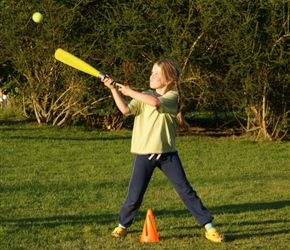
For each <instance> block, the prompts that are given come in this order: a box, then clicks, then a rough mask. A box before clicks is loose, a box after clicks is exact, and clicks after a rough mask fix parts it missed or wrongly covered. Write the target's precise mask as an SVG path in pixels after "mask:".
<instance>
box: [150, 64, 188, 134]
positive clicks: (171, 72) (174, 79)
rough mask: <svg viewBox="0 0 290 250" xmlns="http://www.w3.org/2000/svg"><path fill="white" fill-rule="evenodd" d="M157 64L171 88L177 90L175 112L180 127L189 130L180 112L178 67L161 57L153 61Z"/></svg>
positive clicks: (179, 72) (180, 99)
mask: <svg viewBox="0 0 290 250" xmlns="http://www.w3.org/2000/svg"><path fill="white" fill-rule="evenodd" d="M155 64H156V65H158V66H159V67H160V68H161V69H162V72H163V75H164V77H165V79H166V80H167V81H170V82H171V86H172V88H173V89H174V90H175V91H176V92H177V95H178V114H177V120H178V122H179V125H180V127H181V129H183V130H186V131H189V125H188V123H187V122H186V121H185V120H184V118H183V116H182V114H181V105H182V97H181V91H180V74H181V71H180V68H179V66H178V65H177V64H176V63H175V62H173V61H171V60H169V59H162V60H159V61H157V62H156V63H155Z"/></svg>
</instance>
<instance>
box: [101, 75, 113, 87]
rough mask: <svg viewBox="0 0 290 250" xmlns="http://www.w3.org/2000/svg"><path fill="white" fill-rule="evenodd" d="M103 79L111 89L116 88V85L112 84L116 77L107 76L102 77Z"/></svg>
mask: <svg viewBox="0 0 290 250" xmlns="http://www.w3.org/2000/svg"><path fill="white" fill-rule="evenodd" d="M101 81H102V82H103V83H104V84H105V86H106V87H108V88H109V89H114V88H115V86H114V85H113V84H112V83H113V82H114V79H113V78H111V77H110V76H108V75H107V76H106V77H105V78H103V79H101Z"/></svg>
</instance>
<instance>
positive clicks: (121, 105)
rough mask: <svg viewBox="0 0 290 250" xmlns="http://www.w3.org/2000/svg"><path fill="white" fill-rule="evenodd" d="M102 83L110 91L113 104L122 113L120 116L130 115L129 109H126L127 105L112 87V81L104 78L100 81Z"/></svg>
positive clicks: (116, 89)
mask: <svg viewBox="0 0 290 250" xmlns="http://www.w3.org/2000/svg"><path fill="white" fill-rule="evenodd" d="M102 82H103V83H104V84H105V85H106V86H107V87H108V88H109V89H110V90H111V92H112V95H113V98H114V100H115V103H116V105H117V107H118V109H119V110H120V111H121V112H122V114H124V115H127V114H130V109H129V108H128V105H127V103H126V102H125V101H124V99H123V98H122V96H121V93H120V92H119V90H118V88H116V87H114V86H113V85H112V82H113V79H112V78H110V77H106V78H105V79H102Z"/></svg>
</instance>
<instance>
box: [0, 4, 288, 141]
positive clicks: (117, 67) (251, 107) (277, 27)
mask: <svg viewBox="0 0 290 250" xmlns="http://www.w3.org/2000/svg"><path fill="white" fill-rule="evenodd" d="M0 5H1V16H0V20H1V22H0V23H1V24H0V25H1V29H2V30H3V33H2V36H1V38H0V41H1V43H0V44H1V45H0V52H1V57H0V67H1V69H3V70H1V75H0V78H2V82H3V83H2V84H4V85H6V86H5V87H7V88H10V89H11V90H15V89H17V95H16V96H17V97H18V98H19V99H20V100H22V101H23V106H24V111H25V113H26V115H27V116H29V115H30V116H31V115H32V112H31V111H33V112H34V113H35V116H36V118H37V120H38V122H39V123H52V124H58V125H62V124H64V123H68V122H74V123H77V124H88V125H91V126H95V125H98V124H102V125H103V126H104V127H106V128H119V127H121V126H122V125H123V122H124V119H123V117H122V116H121V114H120V113H119V112H118V111H117V109H116V108H115V105H114V103H113V100H112V98H110V97H109V96H110V93H109V91H108V90H107V89H105V88H104V87H103V86H102V84H101V83H100V81H99V80H98V79H94V78H93V77H90V76H88V75H86V74H84V73H82V72H78V71H76V70H74V69H71V68H69V67H68V66H66V65H62V64H60V63H58V62H56V61H55V59H54V58H53V54H54V51H55V50H56V48H58V47H62V48H63V49H65V50H68V51H69V52H71V53H73V54H75V55H76V56H78V57H80V58H82V59H83V60H85V61H87V62H88V63H90V64H92V65H94V66H95V67H96V68H98V69H100V70H101V71H104V72H106V73H108V74H110V75H112V76H114V78H115V79H116V80H117V81H119V82H122V83H125V84H130V85H132V86H133V87H134V88H135V89H136V90H138V91H142V90H145V89H147V88H148V78H149V75H150V71H151V67H152V64H153V63H154V61H156V60H158V59H160V58H164V57H167V58H171V59H173V60H175V61H176V62H178V63H179V65H180V67H181V69H182V73H183V74H182V92H183V100H184V106H183V107H182V109H183V113H189V112H192V111H193V110H196V109H201V110H207V111H211V112H213V113H214V114H216V116H218V114H221V113H222V114H225V113H229V112H230V113H234V114H235V116H236V119H237V120H238V121H239V122H240V124H241V126H242V127H243V128H244V130H245V131H246V132H252V133H254V134H255V135H256V138H257V139H258V138H263V139H266V140H275V139H282V138H283V137H284V136H285V134H286V133H288V127H289V111H290V107H289V105H290V104H289V101H288V100H289V97H290V86H289V78H290V77H289V67H290V66H289V65H290V64H289V58H290V57H289V39H290V36H289V26H290V25H289V1H288V0H279V1H249V0H242V1H232V2H231V1H227V0H222V1H209V0H195V1H193V0H189V1H184V0H174V1H167V0H153V1H152V0H151V1H149V0H145V1H144V0H134V1H125V0H78V1H69V0H62V1H56V0H46V1H39V2H38V1H36V2H35V1H32V0H28V1H24V0H21V1H5V0H4V1H2V2H1V3H0ZM35 11H40V12H42V13H43V14H44V21H43V23H41V24H35V23H33V21H32V20H31V16H32V14H33V12H35ZM11 19H13V20H14V21H13V22H11V21H10V20H11ZM14 92H16V91H14Z"/></svg>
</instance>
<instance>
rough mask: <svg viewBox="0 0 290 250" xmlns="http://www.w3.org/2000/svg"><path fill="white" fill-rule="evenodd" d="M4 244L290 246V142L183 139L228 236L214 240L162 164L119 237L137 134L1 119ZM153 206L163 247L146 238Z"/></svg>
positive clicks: (187, 161)
mask: <svg viewBox="0 0 290 250" xmlns="http://www.w3.org/2000/svg"><path fill="white" fill-rule="evenodd" d="M0 134H1V135H0V139H1V140H0V148H1V151H0V220H1V222H0V239H1V240H0V249H1V250H6V249H7V250H8V249H9V250H12V249H79V250H89V249H210V250H211V249H289V241H290V230H289V229H290V195H289V194H290V193H289V190H290V189H289V188H290V185H289V177H290V174H289V166H290V165H289V164H290V163H289V162H290V143H289V142H259V143H254V142H252V141H251V140H249V139H247V138H234V137H227V138H222V137H220V138H213V137H203V136H194V135H190V136H187V135H186V136H179V137H178V139H177V144H178V148H179V154H180V157H181V159H182V162H183V165H184V168H185V171H186V173H187V176H188V179H189V180H190V182H191V184H192V185H193V187H194V188H195V189H196V191H197V192H198V194H199V196H200V197H201V198H202V200H203V203H204V204H205V205H206V207H207V208H208V209H209V210H210V211H211V213H212V214H213V215H214V216H215V224H216V225H217V227H218V229H219V230H220V231H221V232H223V233H224V234H225V236H226V238H227V242H225V243H222V244H216V243H212V242H209V241H208V240H206V239H205V238H204V236H203V233H204V230H203V228H200V226H199V225H198V224H197V223H196V221H195V220H194V219H193V218H192V216H191V215H190V213H189V212H188V211H187V209H186V208H185V206H184V205H183V203H182V202H181V200H180V199H179V197H178V196H177V194H176V193H175V191H174V190H173V189H172V187H171V185H170V183H169V182H168V181H167V179H166V178H165V176H164V175H163V174H162V173H161V172H160V171H158V170H156V172H155V174H154V176H153V178H152V180H151V182H150V185H149V188H148V190H147V192H146V194H145V198H144V201H143V204H142V206H141V208H140V210H139V213H138V215H137V216H136V218H135V220H134V223H133V225H132V227H131V228H130V230H129V234H128V236H127V237H126V238H125V239H124V240H119V239H112V238H111V237H110V232H111V231H112V229H113V228H114V227H115V226H116V225H117V215H118V211H119V209H120V207H121V205H122V202H123V200H124V198H125V195H126V188H127V184H128V181H129V178H130V172H131V164H132V159H133V156H132V155H131V154H130V153H129V151H130V137H131V132H130V131H118V132H103V131H97V130H86V129H84V128H77V127H70V128H55V127H50V126H38V125H33V124H23V123H19V124H14V125H13V126H11V125H5V124H4V123H3V122H2V124H1V125H0ZM148 208H152V210H153V213H154V216H155V222H156V224H157V230H158V233H159V237H160V242H159V243H145V244H144V243H143V244H141V243H139V239H140V236H141V233H142V229H143V223H144V219H145V215H146V211H147V209H148Z"/></svg>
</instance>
